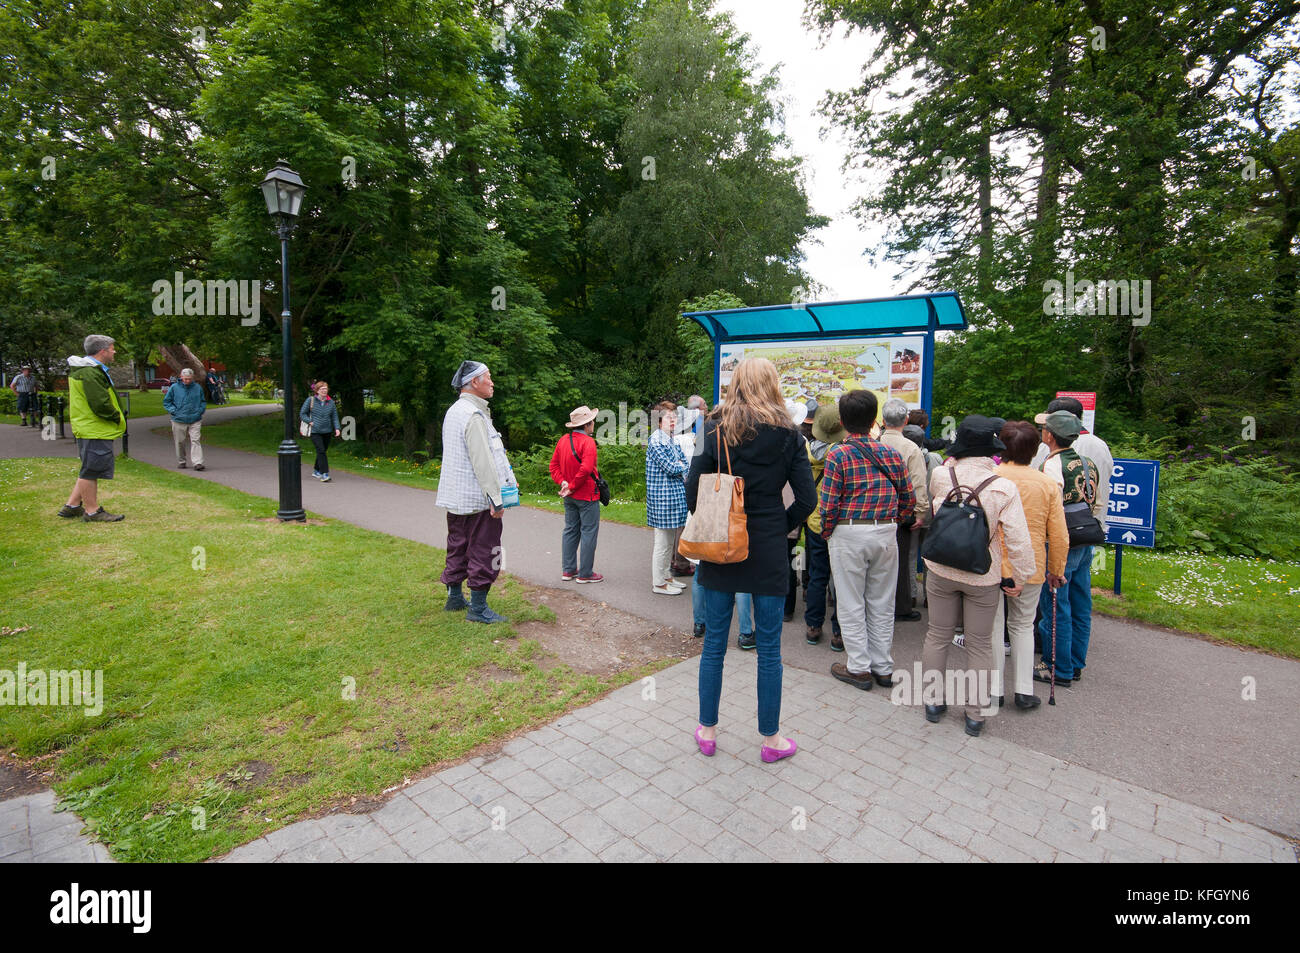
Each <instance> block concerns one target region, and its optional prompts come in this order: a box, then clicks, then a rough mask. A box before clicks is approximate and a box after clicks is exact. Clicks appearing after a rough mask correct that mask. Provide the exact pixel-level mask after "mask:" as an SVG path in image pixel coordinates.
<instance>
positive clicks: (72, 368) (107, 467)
mask: <svg viewBox="0 0 1300 953" xmlns="http://www.w3.org/2000/svg"><path fill="white" fill-rule="evenodd" d="M84 349H85V351H86V356H85V357H69V358H68V408H69V410H68V412H69V415H70V416H71V418H72V435H73V436H74V437H76V438H77V453H78V454H79V455H80V457H81V472H80V474H79V475H78V477H77V485H76V486H75V487H73V490H72V495H71V496H69V497H68V502H67V503H66V504H64V507H63V509H61V510H59V515H60V516H62V517H64V518H66V519H75V518H76V517H78V516H80V517H81V518H82V519H83V520H85V521H86V522H87V523H116V522H117V521H118V520H122V519H126V517H125V516H122V515H120V514H118V515H114V514H113V513H109V512H108V511H107V510H105V509H104V508H103V507H102V506H100V505H99V481H100V480H111V479H113V464H114V457H113V441H114V440H116V439H117V438H118V437H120V436H122V434H124V433H126V414H124V413H122V405H121V404H119V403H118V401H117V392H116V391H115V390H114V389H113V378H112V377H110V376H109V373H108V365H109V364H110V363H111V362H112V360H113V357H114V355H115V354H116V353H117V347H116V345H115V344H114V341H113V339H112V338H110V337H106V336H105V335H102V334H92V335H90V336H89V337H88V338H86V341H85V348H84Z"/></svg>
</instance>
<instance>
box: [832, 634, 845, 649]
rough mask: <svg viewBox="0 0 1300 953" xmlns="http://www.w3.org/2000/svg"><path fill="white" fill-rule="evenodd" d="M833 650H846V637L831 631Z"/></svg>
mask: <svg viewBox="0 0 1300 953" xmlns="http://www.w3.org/2000/svg"><path fill="white" fill-rule="evenodd" d="M831 651H832V652H843V651H844V639H842V638H840V634H839V633H838V632H831Z"/></svg>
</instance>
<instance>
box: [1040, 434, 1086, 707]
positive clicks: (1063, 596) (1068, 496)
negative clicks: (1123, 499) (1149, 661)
mask: <svg viewBox="0 0 1300 953" xmlns="http://www.w3.org/2000/svg"><path fill="white" fill-rule="evenodd" d="M1034 421H1035V422H1036V423H1037V424H1039V426H1040V427H1041V428H1042V429H1041V430H1040V433H1041V434H1042V440H1043V443H1045V444H1047V449H1048V454H1047V459H1046V460H1044V461H1043V462H1042V463H1041V464H1039V467H1038V468H1039V470H1041V471H1042V472H1043V473H1044V474H1046V475H1047V476H1048V477H1049V478H1050V479H1051V480H1052V481H1053V482H1054V483H1055V484H1056V486H1057V487H1058V488H1059V489H1060V491H1061V502H1062V505H1064V506H1067V507H1068V506H1071V505H1072V504H1086V505H1087V506H1088V507H1089V508H1090V511H1091V512H1092V513H1093V514H1094V515H1095V514H1096V512H1097V499H1098V497H1099V496H1100V491H1099V488H1098V480H1097V471H1098V467H1097V465H1096V464H1095V463H1093V462H1092V461H1091V460H1088V459H1087V458H1086V457H1084V456H1082V455H1080V454H1079V453H1078V452H1077V451H1076V450H1075V449H1074V443H1075V440H1076V438H1077V437H1078V436H1079V432H1080V429H1081V427H1080V421H1079V418H1078V417H1076V416H1074V414H1072V413H1070V412H1069V411H1068V410H1057V411H1053V412H1052V413H1050V414H1039V415H1038V417H1035V418H1034ZM1091 563H1092V547H1091V546H1071V547H1070V549H1069V552H1068V553H1066V557H1065V572H1064V573H1063V575H1064V577H1065V583H1064V585H1062V586H1061V587H1060V588H1059V589H1058V590H1057V592H1056V600H1055V602H1056V657H1055V659H1053V657H1052V603H1053V600H1052V598H1051V594H1050V592H1049V591H1048V590H1047V589H1044V590H1043V591H1042V594H1041V595H1040V596H1039V601H1038V611H1039V613H1040V615H1041V618H1040V619H1039V622H1038V639H1039V642H1040V643H1041V644H1042V646H1043V656H1042V661H1040V662H1039V663H1038V665H1037V666H1035V669H1034V680H1035V681H1038V682H1050V681H1052V672H1051V666H1052V664H1053V661H1055V664H1056V684H1057V685H1064V686H1066V687H1069V686H1070V685H1072V684H1073V683H1074V679H1076V678H1080V677H1082V675H1083V669H1084V666H1085V665H1087V662H1088V642H1089V640H1090V639H1091V636H1092V588H1091V571H1092V566H1091Z"/></svg>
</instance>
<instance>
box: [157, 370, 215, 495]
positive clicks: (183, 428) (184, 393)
mask: <svg viewBox="0 0 1300 953" xmlns="http://www.w3.org/2000/svg"><path fill="white" fill-rule="evenodd" d="M163 410H165V411H167V413H168V415H169V416H170V417H171V419H172V443H173V444H175V446H176V461H177V463H176V466H177V469H180V470H184V469H185V467H186V466H188V465H189V464H190V463H193V464H194V469H196V470H202V469H204V466H203V445H202V444H201V443H200V442H199V441H200V440H201V439H202V436H201V431H202V429H203V422H202V421H203V414H204V411H206V410H207V402H206V401H204V399H203V388H202V387H200V386H199V385H198V384H196V383H194V372H193V371H192V370H190V369H189V368H188V367H187V368H185V369H184V370H182V371H181V376H180V378H179V379H178V380H175V381H172V385H171V386H170V387H168V388H167V394H166V396H164V397H163Z"/></svg>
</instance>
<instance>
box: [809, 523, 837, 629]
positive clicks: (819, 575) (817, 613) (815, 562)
mask: <svg viewBox="0 0 1300 953" xmlns="http://www.w3.org/2000/svg"><path fill="white" fill-rule="evenodd" d="M803 538H804V544H805V546H806V549H807V558H808V591H807V592H806V593H804V609H803V621H804V623H805V624H806V625H808V626H810V627H811V628H814V629H820V628H821V626H822V623H823V622H825V621H826V584H827V583H828V582H830V578H831V556H830V550H829V549H827V548H826V540H824V539H822V538H821V534H820V533H814V532H813V531H812V530H806V531H805V532H804V534H803ZM831 629H832V631H834V632H835V634H836V635H838V634H839V631H840V620H839V618H838V617H837V615H836V613H835V611H834V610H832V611H831Z"/></svg>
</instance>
